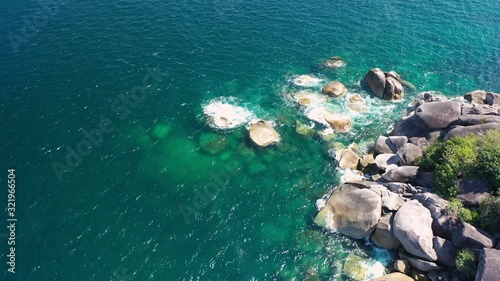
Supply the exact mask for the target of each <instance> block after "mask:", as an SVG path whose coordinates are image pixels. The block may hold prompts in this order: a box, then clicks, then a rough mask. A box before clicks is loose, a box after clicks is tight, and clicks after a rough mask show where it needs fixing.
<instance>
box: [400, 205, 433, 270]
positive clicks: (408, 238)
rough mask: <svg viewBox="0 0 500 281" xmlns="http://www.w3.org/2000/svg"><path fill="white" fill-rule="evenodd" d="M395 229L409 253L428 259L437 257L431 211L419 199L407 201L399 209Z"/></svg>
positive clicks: (431, 259)
mask: <svg viewBox="0 0 500 281" xmlns="http://www.w3.org/2000/svg"><path fill="white" fill-rule="evenodd" d="M393 231H394V234H395V235H396V237H397V238H398V240H399V241H400V242H401V244H403V247H404V248H405V250H406V251H407V252H408V253H410V254H412V255H414V256H416V257H419V258H422V259H424V260H428V261H435V260H436V259H437V255H436V251H435V250H434V248H433V243H432V239H433V237H434V235H433V233H432V217H431V213H430V212H429V210H427V209H426V208H425V207H424V206H422V204H420V203H419V202H418V201H416V200H411V201H409V202H406V203H405V204H404V205H403V206H402V207H401V208H400V209H399V210H398V212H397V213H396V216H395V217H394V223H393Z"/></svg>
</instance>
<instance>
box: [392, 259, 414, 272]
mask: <svg viewBox="0 0 500 281" xmlns="http://www.w3.org/2000/svg"><path fill="white" fill-rule="evenodd" d="M393 267H394V269H395V270H396V271H399V272H401V273H404V274H409V273H410V271H411V267H410V262H408V260H396V261H395V262H394V265H393Z"/></svg>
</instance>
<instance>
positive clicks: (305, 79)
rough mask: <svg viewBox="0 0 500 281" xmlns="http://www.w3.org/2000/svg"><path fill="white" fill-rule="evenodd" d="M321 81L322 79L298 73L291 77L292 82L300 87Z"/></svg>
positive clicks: (311, 85)
mask: <svg viewBox="0 0 500 281" xmlns="http://www.w3.org/2000/svg"><path fill="white" fill-rule="evenodd" d="M321 82H323V79H320V78H317V77H315V76H311V75H299V76H297V77H295V78H293V83H294V84H295V85H297V86H301V87H316V86H318V85H319V83H321Z"/></svg>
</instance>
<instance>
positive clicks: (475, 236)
mask: <svg viewBox="0 0 500 281" xmlns="http://www.w3.org/2000/svg"><path fill="white" fill-rule="evenodd" d="M452 240H453V244H455V245H457V246H458V247H464V248H470V249H475V250H481V249H483V248H491V247H493V245H495V238H493V237H492V236H491V235H490V234H488V233H487V232H486V231H484V230H482V229H478V228H475V227H474V226H473V225H471V224H469V223H466V222H463V223H462V225H461V226H460V227H458V228H457V229H455V231H453V235H452Z"/></svg>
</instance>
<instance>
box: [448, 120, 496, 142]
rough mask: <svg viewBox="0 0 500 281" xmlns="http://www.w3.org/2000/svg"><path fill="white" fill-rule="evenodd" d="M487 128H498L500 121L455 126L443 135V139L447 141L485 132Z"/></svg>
mask: <svg viewBox="0 0 500 281" xmlns="http://www.w3.org/2000/svg"><path fill="white" fill-rule="evenodd" d="M489 130H500V123H485V124H480V125H473V126H466V127H462V126H456V127H454V128H453V129H451V130H450V131H449V132H448V133H447V134H446V135H445V136H444V138H443V140H444V141H447V140H449V139H452V138H456V137H464V136H466V135H469V134H475V135H478V134H485V133H486V132H488V131H489Z"/></svg>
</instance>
